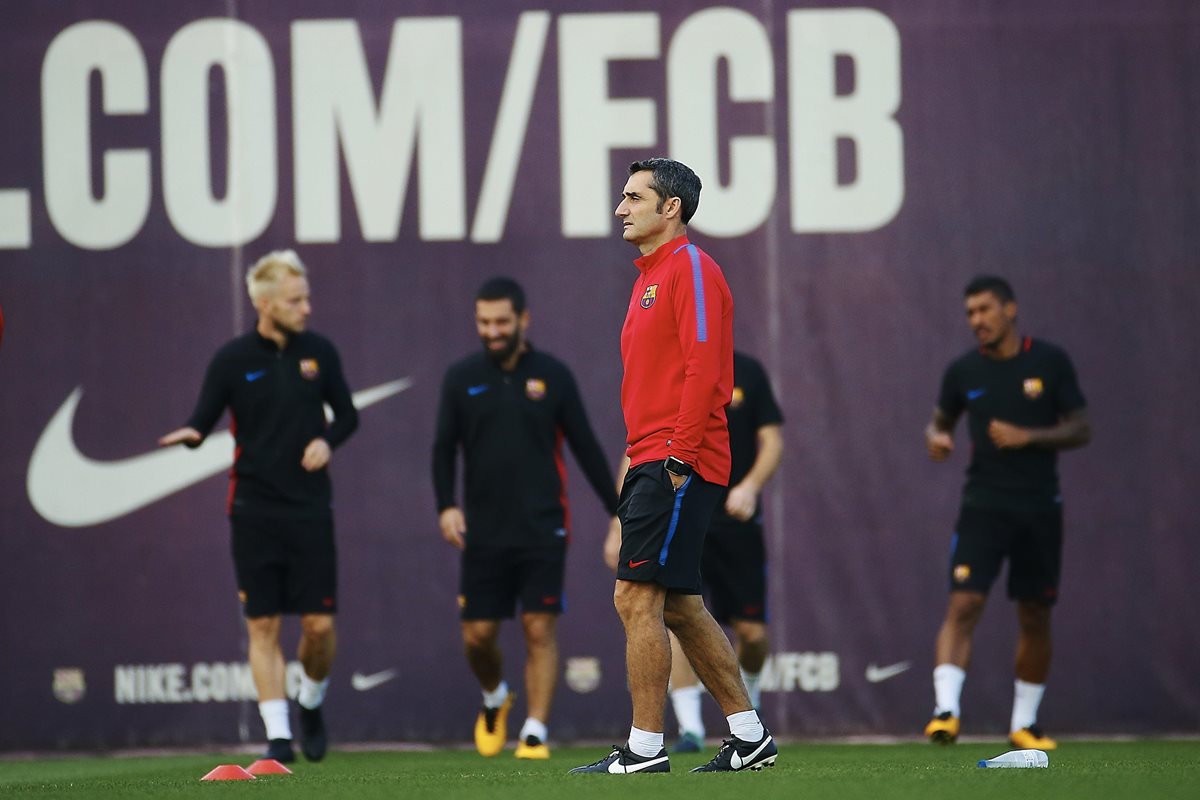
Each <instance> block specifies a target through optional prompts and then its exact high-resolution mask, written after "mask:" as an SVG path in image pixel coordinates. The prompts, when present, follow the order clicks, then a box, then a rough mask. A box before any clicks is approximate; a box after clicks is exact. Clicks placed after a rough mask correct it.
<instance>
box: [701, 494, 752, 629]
mask: <svg viewBox="0 0 1200 800" xmlns="http://www.w3.org/2000/svg"><path fill="white" fill-rule="evenodd" d="M714 516H717V517H718V518H719V519H718V520H717V521H716V522H714V523H713V525H712V527H711V528H709V529H708V536H707V537H706V538H705V540H704V557H703V559H701V562H700V573H701V575H702V576H703V578H704V594H705V595H706V597H707V599H708V608H709V611H711V612H712V615H713V618H714V619H716V620H717V622H720V623H721V624H722V625H728V624H729V623H730V622H732V621H733V620H735V619H743V620H748V621H750V622H766V621H767V550H766V547H765V546H764V545H763V528H762V524H761V523H760V522H758V521H757V520H755V519H751V520H747V521H746V522H741V521H740V520H736V519H733V518H732V517H729V516H728V515H726V514H725V513H723V512H722V511H721V510H719V509H718V510H717V511H716V513H715V515H714Z"/></svg>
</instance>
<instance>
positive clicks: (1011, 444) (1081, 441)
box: [988, 408, 1092, 450]
mask: <svg viewBox="0 0 1200 800" xmlns="http://www.w3.org/2000/svg"><path fill="white" fill-rule="evenodd" d="M988 436H989V437H990V438H991V440H992V443H993V444H995V445H996V447H999V448H1001V449H1002V450H1015V449H1018V448H1021V447H1037V448H1040V449H1043V450H1070V449H1072V448H1075V447H1083V446H1084V445H1085V444H1087V443H1088V442H1089V441H1091V439H1092V428H1091V425H1090V424H1089V423H1088V419H1087V411H1086V409H1083V408H1077V409H1075V410H1073V411H1068V412H1067V413H1066V414H1064V415H1063V416H1062V417H1060V418H1059V421H1058V424H1057V425H1052V426H1050V427H1049V428H1022V427H1021V426H1019V425H1013V424H1012V423H1011V422H1004V421H1003V420H998V419H994V420H992V421H991V422H989V423H988Z"/></svg>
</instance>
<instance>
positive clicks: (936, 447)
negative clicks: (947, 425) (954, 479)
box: [925, 425, 954, 461]
mask: <svg viewBox="0 0 1200 800" xmlns="http://www.w3.org/2000/svg"><path fill="white" fill-rule="evenodd" d="M925 449H926V450H927V451H928V452H929V457H930V458H932V459H933V460H934V461H945V460H946V459H947V458H949V457H950V454H951V453H952V452H954V437H952V436H951V435H950V434H949V433H948V432H946V431H943V430H939V429H938V428H936V427H934V426H933V425H929V426H927V427H926V428H925Z"/></svg>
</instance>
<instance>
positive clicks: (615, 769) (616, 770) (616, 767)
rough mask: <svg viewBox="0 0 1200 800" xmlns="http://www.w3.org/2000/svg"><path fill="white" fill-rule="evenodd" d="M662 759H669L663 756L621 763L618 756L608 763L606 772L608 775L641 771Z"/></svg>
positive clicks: (659, 762)
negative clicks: (635, 762)
mask: <svg viewBox="0 0 1200 800" xmlns="http://www.w3.org/2000/svg"><path fill="white" fill-rule="evenodd" d="M664 761H670V758H669V757H667V756H663V757H662V758H652V759H650V760H649V761H640V762H638V763H637V764H622V763H621V759H619V758H618V759H617V760H616V761H614V762H612V763H611V764H609V765H608V773H609V774H610V775H627V774H629V773H630V772H641V771H642V770H645V769H650V768H651V767H653V766H655V765H656V764H661V763H663V762H664Z"/></svg>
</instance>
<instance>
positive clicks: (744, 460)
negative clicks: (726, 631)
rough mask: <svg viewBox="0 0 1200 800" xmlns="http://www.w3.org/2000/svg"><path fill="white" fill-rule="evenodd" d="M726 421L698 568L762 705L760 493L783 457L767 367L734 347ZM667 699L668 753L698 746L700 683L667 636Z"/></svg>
mask: <svg viewBox="0 0 1200 800" xmlns="http://www.w3.org/2000/svg"><path fill="white" fill-rule="evenodd" d="M725 417H726V419H727V420H728V422H729V455H730V462H731V466H730V471H729V487H728V488H727V489H725V490H723V491H722V493H721V501H720V505H719V506H718V507H717V510H716V511H715V512H714V513H713V518H712V522H711V523H710V524H709V526H708V532H707V533H706V534H705V536H704V555H703V556H702V558H701V562H700V574H701V576H702V577H703V579H704V593H705V596H706V597H705V600H706V602H707V604H708V607H709V610H710V612H711V613H712V615H713V619H715V620H717V622H720V623H721V624H722V625H727V626H730V627H732V629H733V635H734V642H735V649H736V652H737V656H738V664H739V666H740V667H741V669H742V679H743V681H744V682H745V684H746V690H747V693H748V694H749V695H750V702H751V704H752V705H753V706H754V707H755V708H758V707H759V706H760V704H761V701H760V698H761V690H760V678H761V674H762V668H763V664H764V663H765V661H766V658H767V653H768V648H769V643H768V641H767V552H766V544H765V542H764V541H763V517H762V509H761V508H760V503H759V501H760V493H761V492H762V488H763V486H764V485H765V484H766V482H767V481H768V480H770V478H771V476H772V475H774V474H775V470H776V469H777V468H778V467H779V462H780V460H781V459H782V457H783V432H782V425H783V413H782V412H781V411H780V410H779V404H778V403H777V402H776V400H775V393H774V392H773V391H772V390H771V381H770V379H769V378H768V377H767V372H766V370H765V369H763V366H762V364H760V363H759V362H758V361H757V360H755V359H754V358H751V357H750V356H748V355H746V354H745V353H742V352H739V351H736V350H735V351H734V353H733V397H732V398H731V400H730V402H729V405H727V406H726V407H725ZM671 647H672V653H671V691H670V696H671V706H672V708H673V709H674V711H675V718H676V721H678V723H679V734H680V738H679V741H678V742H677V743H676V744H675V745H674V747H673V748H672V752H676V753H686V752H699V751H700V749H701V747H702V745H703V740H704V734H705V730H704V720H703V718H702V717H701V713H700V692H701V688H700V682H699V680H698V679H697V678H696V674H695V673H694V672H692V668H691V666H690V665H689V664H688V661H687V657H686V656H684V654H683V650H682V649H681V648H680V647H679V642H678V641H677V640H676V639H675V637H674V636H672V637H671Z"/></svg>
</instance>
